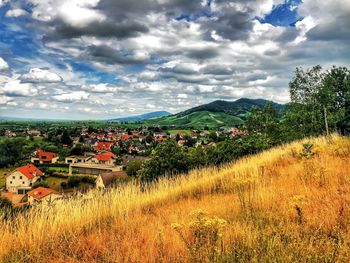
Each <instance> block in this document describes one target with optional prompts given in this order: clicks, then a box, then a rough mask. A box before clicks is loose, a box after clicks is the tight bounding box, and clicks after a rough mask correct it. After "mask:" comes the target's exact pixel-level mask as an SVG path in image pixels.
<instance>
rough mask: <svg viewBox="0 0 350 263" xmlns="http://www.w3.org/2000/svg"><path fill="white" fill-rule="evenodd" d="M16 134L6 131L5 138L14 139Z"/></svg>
mask: <svg viewBox="0 0 350 263" xmlns="http://www.w3.org/2000/svg"><path fill="white" fill-rule="evenodd" d="M16 136H17V134H16V133H15V132H11V131H6V132H5V137H16Z"/></svg>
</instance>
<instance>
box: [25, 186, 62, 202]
mask: <svg viewBox="0 0 350 263" xmlns="http://www.w3.org/2000/svg"><path fill="white" fill-rule="evenodd" d="M61 197H62V195H60V194H59V193H58V192H56V191H55V190H53V189H51V188H45V187H38V188H35V189H33V190H31V191H29V192H28V203H29V204H30V205H33V204H38V203H44V202H45V203H44V204H47V205H48V204H51V203H52V202H53V201H54V200H57V199H59V198H61Z"/></svg>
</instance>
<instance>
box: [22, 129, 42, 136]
mask: <svg viewBox="0 0 350 263" xmlns="http://www.w3.org/2000/svg"><path fill="white" fill-rule="evenodd" d="M25 133H26V134H28V135H33V136H40V134H41V132H40V131H37V130H27V131H26V132H25Z"/></svg>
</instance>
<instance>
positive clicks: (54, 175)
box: [51, 173, 69, 179]
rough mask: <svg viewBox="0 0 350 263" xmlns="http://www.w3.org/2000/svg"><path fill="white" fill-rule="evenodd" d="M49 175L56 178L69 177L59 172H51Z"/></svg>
mask: <svg viewBox="0 0 350 263" xmlns="http://www.w3.org/2000/svg"><path fill="white" fill-rule="evenodd" d="M51 176H52V177H56V178H62V179H67V178H68V177H69V176H68V175H66V174H61V173H53V174H52V175H51Z"/></svg>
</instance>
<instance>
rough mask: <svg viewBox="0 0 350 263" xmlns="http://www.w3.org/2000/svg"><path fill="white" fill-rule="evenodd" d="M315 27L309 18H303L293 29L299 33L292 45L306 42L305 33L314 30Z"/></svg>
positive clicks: (312, 20)
mask: <svg viewBox="0 0 350 263" xmlns="http://www.w3.org/2000/svg"><path fill="white" fill-rule="evenodd" d="M315 26H316V23H315V21H314V19H313V18H312V17H311V16H308V17H305V18H304V19H303V20H301V21H298V22H297V23H296V24H295V27H296V29H297V30H298V31H299V36H298V37H297V38H296V39H295V40H294V43H295V44H299V43H301V42H303V41H306V40H307V37H306V33H307V32H309V31H310V29H312V28H314V27H315Z"/></svg>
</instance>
